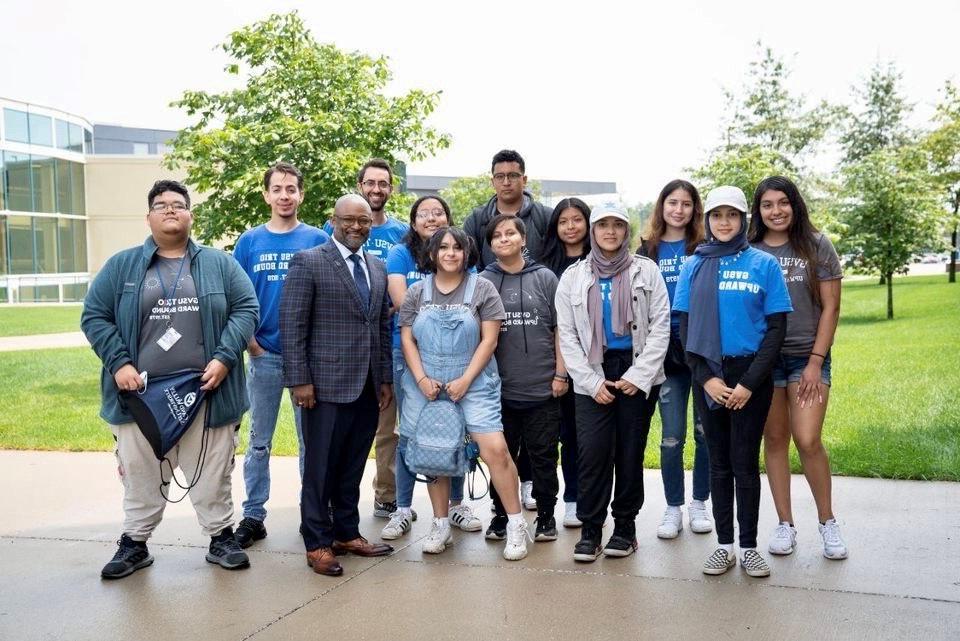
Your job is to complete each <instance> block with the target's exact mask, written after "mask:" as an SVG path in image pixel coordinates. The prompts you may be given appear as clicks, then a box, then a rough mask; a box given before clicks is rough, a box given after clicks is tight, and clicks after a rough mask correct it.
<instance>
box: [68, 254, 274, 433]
mask: <svg viewBox="0 0 960 641" xmlns="http://www.w3.org/2000/svg"><path fill="white" fill-rule="evenodd" d="M187 250H188V251H189V252H190V274H191V276H192V277H193V281H194V283H195V284H196V288H197V297H198V298H199V299H200V323H201V327H202V332H203V352H204V361H205V362H210V360H211V359H213V358H216V359H217V360H219V361H220V362H222V363H223V364H224V365H226V366H227V368H228V369H229V372H228V374H227V376H226V378H224V380H223V382H221V383H220V386H219V387H217V389H216V390H215V391H214V392H213V393H211V394H209V395H208V398H209V401H210V405H209V408H210V409H209V413H208V414H207V421H206V425H207V426H213V427H219V426H223V425H236V424H238V423H239V422H240V418H241V417H242V416H243V413H244V412H245V411H246V410H247V409H248V408H249V401H248V399H247V391H246V383H245V380H244V371H243V369H244V368H243V350H244V348H245V347H246V345H247V341H248V340H250V337H251V336H253V333H254V331H255V330H256V329H257V323H258V322H259V319H260V305H259V303H257V295H256V293H255V292H254V289H253V284H252V283H251V282H250V279H249V278H248V277H247V275H246V274H245V273H244V272H243V270H242V269H241V268H240V265H239V264H238V263H237V261H235V260H234V259H233V258H232V257H230V256H229V255H228V254H226V253H224V252H222V251H220V250H217V249H213V248H212V247H204V246H202V245H197V244H196V243H194V242H193V241H192V240H190V241H188V245H187ZM156 251H157V244H156V243H155V242H154V240H153V237H148V238H147V240H146V241H145V242H144V243H143V245H142V246H141V247H131V248H130V249H125V250H123V251H121V252H119V253H117V254H115V255H113V256H112V257H111V258H110V259H109V260H107V262H106V264H104V266H103V268H102V269H101V270H100V272H99V273H98V274H97V276H96V278H94V279H93V282H92V283H91V285H90V290H89V291H88V292H87V296H86V298H85V299H84V304H83V314H82V316H81V318H80V328H81V329H82V330H83V333H84V334H85V335H86V336H87V340H88V341H90V345H91V347H93V351H94V352H96V354H97V356H98V357H99V358H100V361H101V362H102V363H103V370H102V371H101V376H100V394H101V401H100V416H101V417H102V418H103V420H105V421H107V422H108V423H110V424H111V425H119V424H121V423H128V422H131V421H133V417H132V416H131V415H130V414H129V413H128V412H127V411H126V410H125V409H124V408H123V406H122V405H121V404H120V394H119V391H118V390H117V386H116V383H115V382H114V379H113V376H114V374H116V372H117V370H119V369H120V368H121V367H123V366H124V365H126V364H127V363H136V362H137V349H138V346H139V344H140V297H141V293H142V289H143V280H144V276H145V275H146V273H147V268H148V267H149V266H150V261H151V260H153V255H154V254H155V253H156Z"/></svg>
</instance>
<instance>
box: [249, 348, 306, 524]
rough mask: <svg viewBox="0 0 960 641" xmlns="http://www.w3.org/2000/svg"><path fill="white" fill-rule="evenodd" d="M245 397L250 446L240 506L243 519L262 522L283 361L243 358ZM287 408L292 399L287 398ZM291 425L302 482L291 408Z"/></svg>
mask: <svg viewBox="0 0 960 641" xmlns="http://www.w3.org/2000/svg"><path fill="white" fill-rule="evenodd" d="M247 360H248V361H249V362H248V364H247V393H248V394H249V395H250V443H249V445H247V454H246V456H245V457H244V458H243V484H244V485H245V486H246V493H247V498H246V500H245V501H244V502H243V516H244V517H245V518H246V517H249V518H252V519H257V520H258V521H263V520H265V519H266V518H267V510H266V508H265V507H264V506H265V504H266V502H267V500H268V499H269V498H270V450H271V449H272V446H273V433H274V431H276V429H277V415H278V414H279V413H280V403H281V402H282V401H283V392H284V387H283V357H282V356H281V355H280V354H274V353H273V352H266V353H264V354H262V355H260V356H256V357H250V355H249V354H248V355H247ZM290 402H291V404H292V403H293V398H292V397H291V398H290ZM293 421H294V425H295V426H296V430H297V441H298V442H299V443H300V448H299V449H300V478H301V479H302V478H303V431H302V430H301V426H300V409H299V408H297V407H294V408H293Z"/></svg>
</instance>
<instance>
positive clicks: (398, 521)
mask: <svg viewBox="0 0 960 641" xmlns="http://www.w3.org/2000/svg"><path fill="white" fill-rule="evenodd" d="M411 525H412V523H411V522H410V517H409V516H407V515H406V514H404V513H403V512H401V511H400V510H397V511H396V512H394V513H393V514H391V515H390V522H389V523H387V524H386V525H384V526H383V531H382V532H380V538H381V539H384V540H387V541H392V540H393V539H399V538H400V537H401V536H403V535H404V534H406V533H407V532H409V531H410V527H411Z"/></svg>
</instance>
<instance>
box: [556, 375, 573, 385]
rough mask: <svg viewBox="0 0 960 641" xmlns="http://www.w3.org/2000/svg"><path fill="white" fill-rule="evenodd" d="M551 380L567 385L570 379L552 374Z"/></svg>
mask: <svg viewBox="0 0 960 641" xmlns="http://www.w3.org/2000/svg"><path fill="white" fill-rule="evenodd" d="M553 380H555V381H561V382H563V383H569V382H570V377H569V376H560V375H559V374H554V375H553Z"/></svg>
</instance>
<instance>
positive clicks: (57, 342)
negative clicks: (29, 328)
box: [0, 332, 90, 352]
mask: <svg viewBox="0 0 960 641" xmlns="http://www.w3.org/2000/svg"><path fill="white" fill-rule="evenodd" d="M89 344H90V343H89V342H87V337H86V336H84V335H83V332H64V333H63V334H35V335H32V336H0V352H15V351H22V350H32V349H59V348H61V347H87V346H88V345H89Z"/></svg>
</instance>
